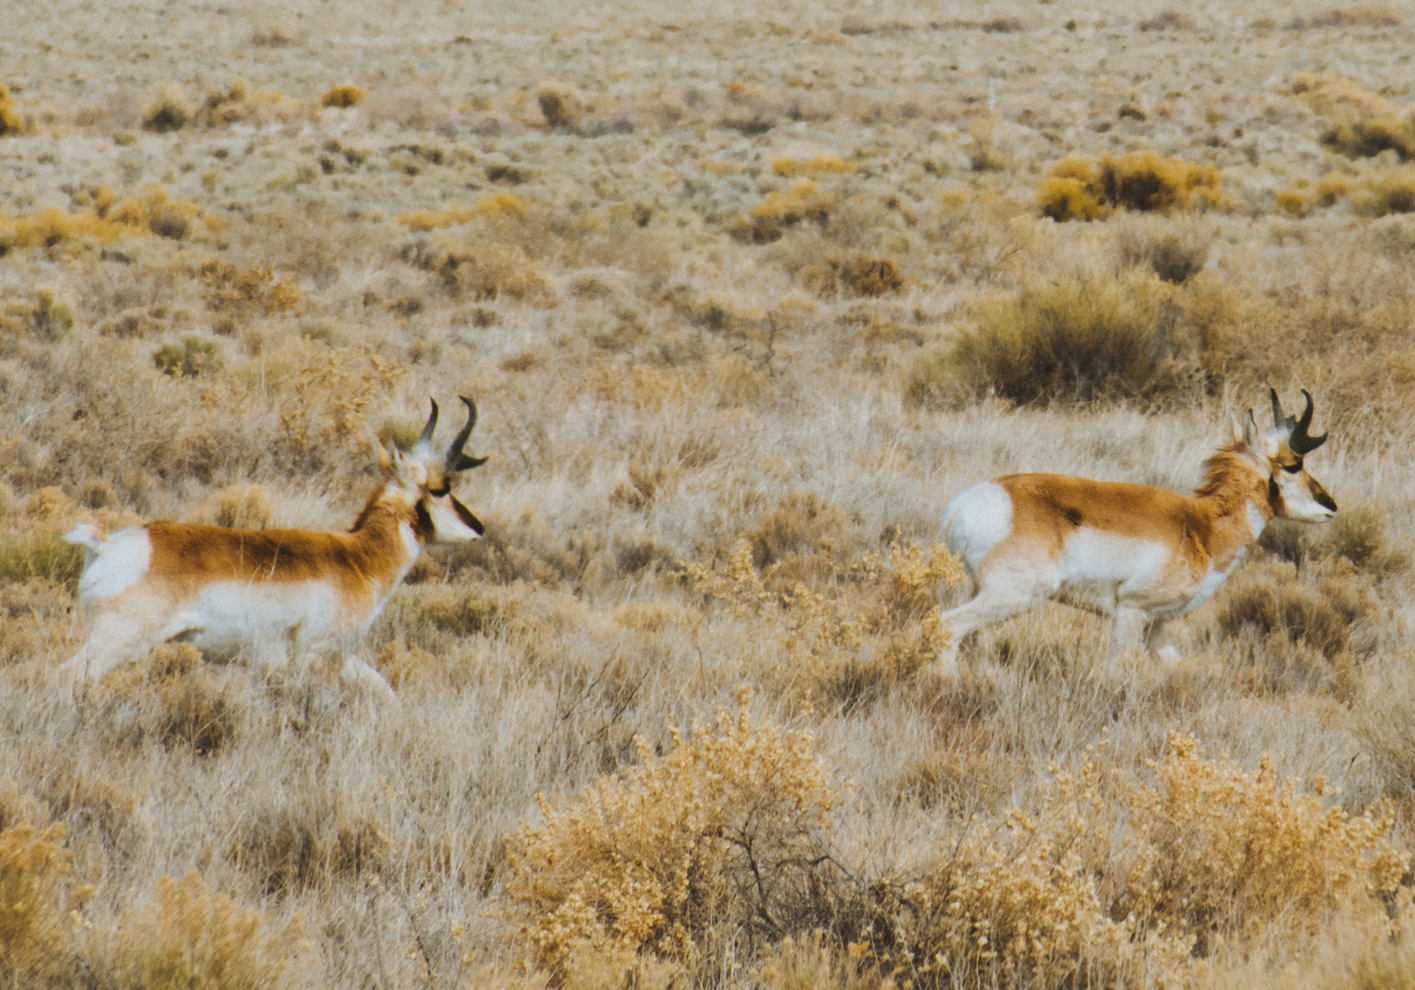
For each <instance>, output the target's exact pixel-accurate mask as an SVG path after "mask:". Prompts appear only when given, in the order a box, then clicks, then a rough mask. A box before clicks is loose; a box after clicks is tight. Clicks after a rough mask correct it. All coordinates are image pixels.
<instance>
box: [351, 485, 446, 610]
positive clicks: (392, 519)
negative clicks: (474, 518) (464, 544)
mask: <svg viewBox="0 0 1415 990" xmlns="http://www.w3.org/2000/svg"><path fill="white" fill-rule="evenodd" d="M427 530H428V525H427V520H425V519H423V518H422V517H421V515H420V514H419V513H418V511H417V507H416V506H415V505H410V504H409V503H408V500H407V499H406V497H404V496H402V495H401V494H400V493H399V492H397V491H396V490H389V488H388V486H387V485H386V484H380V485H379V486H378V487H377V488H376V489H374V491H373V493H372V494H371V495H369V499H368V501H367V502H366V503H364V507H363V509H362V510H361V511H360V512H359V515H358V518H356V519H355V520H354V525H353V526H352V527H351V528H350V529H349V538H350V540H351V541H352V542H354V543H355V544H363V545H365V546H367V547H369V548H370V549H374V548H378V549H380V550H383V551H384V552H385V553H389V554H391V556H392V557H393V558H394V559H397V560H398V562H399V566H398V574H397V577H396V578H395V579H394V580H393V582H392V585H391V586H390V588H389V590H392V587H396V586H397V584H398V582H399V581H401V580H403V577H404V575H406V574H407V573H408V570H409V568H411V567H412V566H413V564H414V562H415V561H416V560H417V559H418V554H420V553H421V552H422V549H423V547H424V546H425V545H426V544H427V539H428V533H427Z"/></svg>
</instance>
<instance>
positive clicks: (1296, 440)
mask: <svg viewBox="0 0 1415 990" xmlns="http://www.w3.org/2000/svg"><path fill="white" fill-rule="evenodd" d="M1302 397H1303V398H1304V399H1306V400H1307V408H1305V409H1303V410H1302V416H1301V418H1300V419H1298V420H1297V421H1296V423H1295V424H1293V427H1292V435H1291V437H1289V438H1288V441H1287V445H1288V446H1289V447H1291V448H1292V452H1293V453H1294V454H1297V455H1298V456H1301V455H1302V454H1308V453H1311V452H1312V451H1314V450H1316V449H1317V448H1318V447H1320V446H1321V445H1322V444H1324V443H1326V442H1327V435H1326V434H1325V433H1323V434H1322V435H1321V436H1319V437H1314V436H1312V435H1311V434H1309V433H1308V432H1307V428H1308V427H1309V426H1311V425H1312V393H1311V392H1308V391H1307V390H1306V389H1305V388H1304V389H1303V390H1302ZM1289 421H1290V420H1289Z"/></svg>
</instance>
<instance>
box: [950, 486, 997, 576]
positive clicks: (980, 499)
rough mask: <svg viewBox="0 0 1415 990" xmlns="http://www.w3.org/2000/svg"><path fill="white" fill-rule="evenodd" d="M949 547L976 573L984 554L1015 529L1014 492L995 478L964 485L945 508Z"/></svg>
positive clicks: (970, 571) (971, 572)
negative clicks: (968, 485) (1013, 515)
mask: <svg viewBox="0 0 1415 990" xmlns="http://www.w3.org/2000/svg"><path fill="white" fill-rule="evenodd" d="M943 528H944V532H945V533H946V534H947V538H948V549H949V550H950V551H951V552H953V553H954V554H956V555H957V556H959V557H961V558H962V559H963V563H964V564H965V565H966V566H967V568H968V572H969V573H970V574H973V575H976V574H977V572H978V567H979V566H981V564H982V562H983V558H984V557H986V556H987V555H988V551H990V550H991V549H992V548H993V547H995V546H997V545H998V544H999V543H1001V542H1002V541H1003V540H1005V539H1006V538H1007V537H1008V536H1009V535H1011V533H1012V496H1011V495H1008V494H1007V489H1006V488H1003V487H1002V486H1001V485H999V484H998V483H997V482H996V481H980V482H979V483H978V484H976V485H973V486H971V487H969V488H965V489H963V490H962V491H961V492H959V493H958V494H957V495H955V496H954V497H953V501H951V502H949V503H948V508H946V509H944V510H943Z"/></svg>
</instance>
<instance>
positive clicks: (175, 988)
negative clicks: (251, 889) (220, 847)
mask: <svg viewBox="0 0 1415 990" xmlns="http://www.w3.org/2000/svg"><path fill="white" fill-rule="evenodd" d="M90 938H91V939H92V940H93V941H94V942H96V943H97V946H96V947H95V948H91V949H90V950H89V953H88V954H89V960H88V962H89V966H90V967H91V969H92V970H93V971H94V972H95V973H96V974H97V975H98V976H99V978H100V980H101V984H100V985H102V986H106V987H111V988H112V990H183V988H188V987H202V986H214V987H249V988H251V990H279V988H282V987H288V986H297V985H299V976H300V972H299V958H300V956H301V954H302V941H303V938H304V926H303V919H302V918H301V916H300V915H299V914H296V915H294V916H293V917H292V918H290V919H289V920H288V921H287V922H285V923H284V924H276V923H274V922H272V921H271V920H270V919H268V918H266V917H265V916H264V915H263V914H261V913H260V912H259V911H257V910H255V909H254V908H248V907H243V906H241V905H240V904H238V903H237V902H236V901H234V900H233V899H232V898H231V897H228V896H227V895H225V894H222V893H219V892H217V891H214V890H212V889H211V886H210V885H209V884H208V883H207V882H206V881H205V880H204V879H203V878H202V876H201V874H199V873H198V872H197V871H195V870H193V871H191V872H190V873H188V874H187V875H186V876H185V877H183V878H182V879H181V880H173V879H172V878H170V877H166V876H164V877H162V878H161V879H160V880H158V882H157V884H156V886H155V889H154V891H153V893H152V895H151V897H150V898H146V899H143V900H140V901H139V902H138V903H135V904H133V906H132V907H131V908H129V910H127V911H126V912H124V914H123V916H122V917H121V918H120V919H119V923H118V926H117V927H116V929H115V930H113V931H111V932H102V933H97V934H95V935H93V936H90Z"/></svg>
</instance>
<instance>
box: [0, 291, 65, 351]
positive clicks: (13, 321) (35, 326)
mask: <svg viewBox="0 0 1415 990" xmlns="http://www.w3.org/2000/svg"><path fill="white" fill-rule="evenodd" d="M10 328H17V329H19V330H21V331H23V332H27V333H30V334H33V335H34V336H36V337H38V338H39V339H41V340H45V341H51V342H52V341H56V340H58V339H59V338H60V337H63V336H64V335H65V334H67V333H68V332H69V331H70V330H72V329H73V328H74V306H73V303H71V302H69V301H68V300H67V299H61V298H58V297H56V296H55V294H54V290H53V289H49V288H39V289H35V290H34V300H33V301H32V302H12V303H6V304H5V308H4V310H3V312H2V313H0V329H10Z"/></svg>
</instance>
